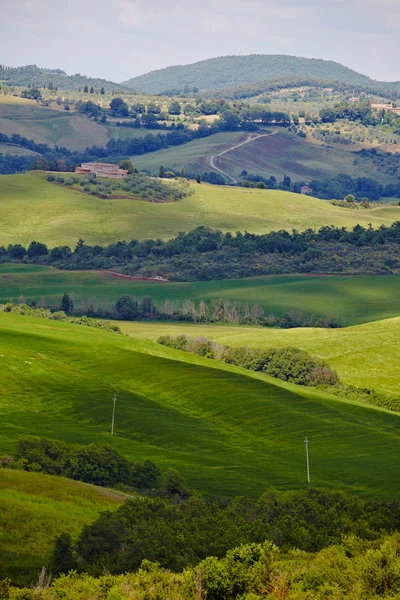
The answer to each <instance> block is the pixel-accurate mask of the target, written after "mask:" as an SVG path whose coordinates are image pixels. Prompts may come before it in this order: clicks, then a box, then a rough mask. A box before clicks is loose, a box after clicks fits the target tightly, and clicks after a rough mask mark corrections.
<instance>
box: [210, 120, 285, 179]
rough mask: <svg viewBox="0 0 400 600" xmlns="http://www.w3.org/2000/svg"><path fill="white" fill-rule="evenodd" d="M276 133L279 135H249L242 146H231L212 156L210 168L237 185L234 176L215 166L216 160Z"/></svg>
mask: <svg viewBox="0 0 400 600" xmlns="http://www.w3.org/2000/svg"><path fill="white" fill-rule="evenodd" d="M276 133H278V131H272V132H271V133H250V135H248V137H247V138H246V139H245V140H244V142H240V144H236V145H235V146H231V147H230V148H227V149H226V150H223V151H222V152H220V153H219V154H213V155H212V156H210V167H211V168H212V169H214V171H218V173H221V175H225V177H229V179H230V180H231V181H232V182H233V183H237V179H235V178H234V177H232V175H229V173H227V172H226V171H223V170H222V169H220V168H219V167H217V165H216V164H215V160H216V159H217V158H219V157H220V156H224V154H228V152H233V150H237V149H238V148H241V146H245V145H246V144H251V142H255V141H256V140H259V139H260V138H263V137H269V136H270V135H275V134H276Z"/></svg>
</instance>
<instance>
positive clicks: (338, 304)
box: [0, 264, 400, 343]
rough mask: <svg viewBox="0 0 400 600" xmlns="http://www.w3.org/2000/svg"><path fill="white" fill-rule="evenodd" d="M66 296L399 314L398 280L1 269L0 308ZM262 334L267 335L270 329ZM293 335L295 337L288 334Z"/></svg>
mask: <svg viewBox="0 0 400 600" xmlns="http://www.w3.org/2000/svg"><path fill="white" fill-rule="evenodd" d="M64 292H67V293H69V294H72V295H73V298H74V302H75V304H76V305H79V303H80V302H84V303H86V304H87V303H89V302H102V301H104V302H109V303H114V302H116V300H117V299H118V298H119V297H120V296H121V295H123V294H132V295H135V296H137V297H138V298H143V297H144V296H146V295H150V296H151V297H152V298H153V300H154V302H156V303H157V304H159V305H161V304H162V303H163V302H164V301H165V300H166V299H168V300H172V301H177V302H180V303H183V302H184V301H185V300H188V299H189V300H193V301H194V302H195V303H196V305H198V303H199V302H200V300H204V301H205V302H207V303H210V302H211V300H213V299H215V298H223V299H224V300H228V301H230V302H238V303H240V304H241V305H243V304H246V303H248V304H259V305H260V306H262V307H263V309H264V311H265V314H267V315H268V314H274V315H275V316H283V315H284V314H285V313H286V312H289V311H301V312H303V313H304V314H306V315H315V316H318V317H326V316H327V315H331V316H333V317H335V318H336V319H338V320H339V321H340V322H341V323H342V324H343V325H356V324H360V323H367V322H371V321H376V320H381V319H388V318H390V317H395V316H397V315H398V314H399V313H400V307H399V301H398V298H399V294H400V276H398V275H370V276H355V277H348V276H330V277H318V276H301V275H280V276H269V277H249V278H247V279H224V280H213V281H196V282H173V283H154V282H153V283H152V282H147V281H133V280H129V279H122V278H118V277H115V276H114V275H113V274H112V273H110V272H107V271H58V270H56V269H53V268H51V267H44V266H39V265H23V264H3V265H1V264H0V303H3V302H4V303H6V302H8V301H9V300H10V298H12V299H13V301H14V302H16V301H17V299H18V298H20V297H21V296H22V297H23V298H25V300H26V301H27V302H32V301H33V300H36V302H38V303H40V300H41V298H44V299H45V300H46V302H47V303H49V304H50V305H54V306H57V305H58V304H59V303H60V299H61V296H62V294H63V293H64ZM366 299H368V302H366V301H365V300H366ZM127 327H128V325H127ZM159 327H164V325H163V326H161V324H160V325H159ZM188 327H189V326H188ZM222 330H223V328H222ZM218 331H220V329H218ZM229 331H231V329H229ZM248 331H249V330H248V329H245V330H244V332H248ZM250 331H252V330H250ZM262 331H265V335H267V333H268V332H269V331H270V330H264V329H263V330H262ZM306 331H311V330H309V329H307V330H306ZM317 331H318V332H319V331H320V330H317ZM244 332H242V333H244ZM279 334H280V335H281V332H279ZM271 335H272V334H271ZM290 335H294V334H293V333H291V332H290ZM332 335H333V334H332ZM246 343H247V342H246Z"/></svg>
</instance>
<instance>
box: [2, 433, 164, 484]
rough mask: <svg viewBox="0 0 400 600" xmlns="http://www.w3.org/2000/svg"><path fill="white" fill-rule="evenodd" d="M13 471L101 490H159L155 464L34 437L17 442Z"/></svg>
mask: <svg viewBox="0 0 400 600" xmlns="http://www.w3.org/2000/svg"><path fill="white" fill-rule="evenodd" d="M15 458H16V462H13V463H11V466H12V467H13V468H19V469H23V470H25V471H34V472H40V473H47V474H48V475H59V476H61V477H68V478H69V479H75V480H78V481H83V482H84V483H92V484H94V485H100V486H103V487H118V485H122V486H125V487H131V488H135V489H138V490H152V489H161V480H162V477H161V472H160V471H159V469H158V468H157V467H156V465H155V464H154V463H152V462H151V461H150V460H146V461H145V462H144V464H143V465H141V464H138V463H133V462H130V461H129V460H127V459H126V458H125V457H124V456H123V455H122V454H120V453H119V452H118V450H115V449H114V448H112V447H111V446H109V445H107V444H88V445H85V446H82V445H79V444H67V443H65V442H62V441H59V440H49V439H46V438H42V437H37V436H26V437H23V438H20V439H19V440H18V442H17V450H16V454H15Z"/></svg>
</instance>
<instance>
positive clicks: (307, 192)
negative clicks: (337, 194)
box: [300, 185, 312, 195]
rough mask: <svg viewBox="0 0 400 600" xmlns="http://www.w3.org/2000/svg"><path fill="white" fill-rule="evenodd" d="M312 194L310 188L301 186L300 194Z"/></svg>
mask: <svg viewBox="0 0 400 600" xmlns="http://www.w3.org/2000/svg"><path fill="white" fill-rule="evenodd" d="M311 193H312V188H310V187H309V186H308V185H302V186H301V188H300V194H303V195H305V194H311Z"/></svg>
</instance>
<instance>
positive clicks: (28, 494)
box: [0, 469, 125, 585]
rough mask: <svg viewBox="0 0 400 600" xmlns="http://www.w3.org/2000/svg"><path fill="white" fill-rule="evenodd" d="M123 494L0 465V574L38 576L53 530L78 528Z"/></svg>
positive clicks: (22, 578) (25, 579)
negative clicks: (0, 467)
mask: <svg viewBox="0 0 400 600" xmlns="http://www.w3.org/2000/svg"><path fill="white" fill-rule="evenodd" d="M124 499H125V498H124V496H123V495H122V494H119V493H117V492H111V491H109V490H105V489H102V488H99V487H95V486H92V485H87V484H84V483H80V482H77V481H71V480H68V479H63V478H59V477H58V478H55V477H51V476H49V475H41V474H38V473H25V472H22V471H11V470H8V469H0V530H1V535H0V554H1V564H0V579H3V578H5V577H6V576H7V577H11V578H12V579H13V581H15V582H17V583H21V584H22V583H26V584H28V585H29V584H31V583H32V582H34V581H36V580H37V577H38V573H39V572H40V569H41V568H42V566H43V565H44V564H47V565H48V561H49V553H50V551H51V548H52V544H53V541H54V538H55V537H56V536H57V535H60V533H64V532H65V531H68V532H70V533H71V534H75V533H78V532H79V531H80V530H81V528H82V527H83V525H86V524H88V523H91V522H92V521H94V520H95V519H96V518H97V516H98V514H99V512H100V511H102V510H111V509H113V508H114V507H115V508H116V507H118V505H119V504H121V502H123V501H124Z"/></svg>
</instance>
